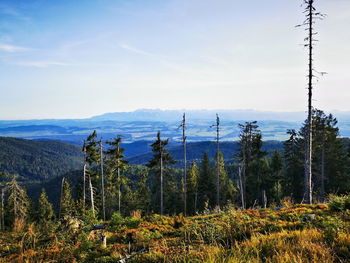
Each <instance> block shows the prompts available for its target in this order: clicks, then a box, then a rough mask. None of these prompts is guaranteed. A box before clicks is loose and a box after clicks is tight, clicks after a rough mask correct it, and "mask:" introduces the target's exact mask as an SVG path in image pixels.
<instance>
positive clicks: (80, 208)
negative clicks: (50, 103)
mask: <svg viewBox="0 0 350 263" xmlns="http://www.w3.org/2000/svg"><path fill="white" fill-rule="evenodd" d="M14 2H16V1H14ZM19 2H21V1H19ZM39 2H40V1H38V3H39ZM87 2H88V1H87ZM102 2H104V3H105V2H106V1H101V3H102ZM107 2H108V1H107ZM121 2H123V1H121ZM131 2H133V1H131ZM150 2H153V1H150ZM154 2H157V1H154ZM218 2H220V1H218ZM236 2H237V1H236ZM294 2H295V3H294V4H296V5H299V6H300V4H301V8H300V9H299V11H300V13H301V14H302V17H303V20H302V21H301V24H298V21H291V24H293V23H295V22H296V23H295V24H297V25H296V26H295V28H294V30H295V31H301V32H302V34H303V37H304V42H303V44H302V48H303V49H301V50H300V52H301V53H302V52H303V51H304V53H302V54H303V58H304V62H303V63H304V64H301V65H300V67H303V68H304V69H306V72H307V74H306V77H305V76H301V77H302V78H303V80H304V86H300V87H294V88H293V89H294V90H297V89H300V90H301V91H306V92H304V95H303V97H300V98H299V100H301V101H303V102H304V103H305V105H307V107H306V108H305V109H303V110H306V111H305V112H303V115H304V116H303V119H304V121H300V122H299V123H298V127H297V128H290V129H289V128H288V129H285V130H284V131H283V133H284V137H283V138H285V139H284V140H270V139H268V137H265V134H266V133H268V132H271V131H269V130H268V129H267V128H266V126H264V125H261V123H263V121H260V120H253V119H251V120H242V121H240V119H237V123H238V124H237V123H233V122H232V123H233V124H232V127H230V125H231V124H230V123H231V122H229V121H227V120H226V119H225V117H226V116H222V115H221V114H219V113H217V114H216V116H215V115H213V116H212V118H211V119H210V120H209V123H210V124H209V125H207V123H206V122H204V121H202V122H201V121H199V120H194V119H193V118H191V116H190V114H188V112H187V111H186V110H183V111H182V112H183V113H181V114H179V115H178V116H177V118H176V120H177V122H176V125H175V126H176V127H175V128H173V127H172V128H171V129H172V133H174V134H176V136H172V138H169V136H168V135H169V133H168V132H166V131H164V127H163V126H166V125H165V124H164V123H165V122H161V121H159V120H156V121H155V122H154V123H156V125H158V126H159V127H161V126H162V125H163V126H162V128H159V129H155V128H154V126H152V125H150V124H148V122H147V120H142V119H141V120H136V121H135V123H138V124H140V123H141V124H142V125H143V126H142V127H145V128H144V134H145V135H147V136H149V135H151V136H152V138H153V139H152V141H149V140H142V139H141V140H136V139H135V140H134V141H133V143H134V144H130V141H131V140H132V138H131V137H132V136H129V137H127V136H125V135H123V134H121V133H118V132H114V130H112V126H113V125H118V124H117V123H118V122H112V121H111V120H108V119H106V120H99V122H97V124H96V125H95V126H94V127H88V128H86V125H88V124H89V123H88V122H86V123H87V124H86V123H85V124H84V125H85V126H84V129H85V130H86V129H88V130H89V133H88V134H85V133H84V132H83V131H85V130H84V129H83V128H79V127H78V126H79V125H83V121H81V122H79V121H75V122H72V123H73V124H74V125H76V126H72V125H73V124H72V125H71V124H69V125H70V128H71V129H75V132H76V134H79V137H78V136H76V137H74V140H73V139H72V138H73V137H69V136H66V135H65V136H66V137H62V138H64V139H62V140H61V139H60V140H55V139H54V140H49V139H46V138H44V137H43V138H40V131H39V130H38V129H39V128H38V127H39V126H40V125H41V126H40V127H41V129H46V130H47V131H50V133H52V134H54V135H55V136H59V135H60V136H63V135H62V134H63V130H59V129H61V128H59V122H58V121H57V123H56V124H48V123H45V121H43V120H39V122H37V123H38V124H35V125H27V126H25V125H23V126H21V128H19V127H20V126H19V124H18V123H19V122H18V123H15V121H13V124H12V123H11V121H0V263H15V262H18V263H32V262H33V263H44V262H51V263H54V262H57V263H58V262H62V263H63V262H67V263H77V262H82V263H90V262H91V263H93V262H96V263H109V262H110V263H112V262H120V263H123V262H124V263H125V262H128V263H129V262H130V263H133V262H135V263H136V262H208V263H209V262H227V263H231V262H232V263H235V262H237V263H238V262H252V263H254V262H270V263H289V262H290V263H307V262H309V263H316V262H325V263H330V262H339V263H346V262H350V139H349V138H348V137H347V136H342V134H344V133H342V129H341V128H340V126H341V125H342V121H343V120H342V119H338V118H337V113H338V111H335V112H331V111H329V110H326V109H321V108H319V107H318V105H319V103H318V102H315V99H314V96H315V93H316V94H317V92H318V90H317V85H318V82H322V81H323V80H322V79H323V76H324V75H326V74H327V73H325V72H319V71H317V61H318V56H319V53H317V49H318V48H320V46H322V37H327V36H322V37H321V36H319V35H322V34H323V33H324V31H322V30H321V28H322V26H325V25H326V24H327V19H328V16H327V15H325V14H323V13H322V12H321V11H319V9H320V8H319V2H320V0H301V1H294ZM334 2H336V1H334ZM339 2H341V1H339ZM38 5H39V4H38ZM215 5H216V2H215V1H213V2H211V3H210V6H211V7H212V6H215ZM9 6H10V5H5V4H4V5H3V6H2V4H1V3H0V18H1V16H4V17H5V16H6V15H8V16H13V17H15V18H16V19H20V20H21V19H22V20H23V21H26V23H34V22H33V21H32V20H31V19H30V18H26V17H20V13H18V12H17V13H16V12H15V9H11V8H10V7H9ZM23 6H24V2H23ZM87 6H89V4H87ZM126 6H127V5H126ZM51 7H52V8H57V10H58V11H57V12H59V7H54V5H52V6H51ZM86 8H87V7H86ZM84 10H85V9H84ZM84 10H83V11H84ZM86 10H88V9H86ZM86 10H85V11H86ZM174 10H176V8H174ZM83 11H82V12H83ZM322 11H326V12H327V10H322ZM128 12H129V11H128ZM128 12H127V11H125V13H122V14H123V15H125V16H129V15H131V16H132V13H128ZM130 12H131V11H130ZM135 12H136V11H135ZM145 12H146V11H145ZM174 12H175V11H174ZM254 12H255V11H254ZM146 13H147V12H146ZM67 16H68V17H69V14H68V13H67ZM183 16H185V15H184V14H183ZM52 19H54V18H52ZM100 19H102V18H100ZM9 21H10V19H9ZM74 21H75V20H74ZM1 23H2V22H1V19H0V34H2V29H1ZM182 26H183V25H182ZM4 27H5V25H4ZM71 30H74V29H71ZM92 30H93V29H92ZM72 32H73V31H72ZM344 34H345V33H344ZM43 37H44V38H45V35H44V36H43ZM46 37H47V38H49V37H50V36H49V35H47V36H46ZM104 37H106V36H105V35H101V36H100V38H104ZM319 37H320V38H321V41H318V40H319V39H318V38H319ZM145 38H146V37H145ZM4 39H5V38H4ZM301 40H303V39H301ZM2 41H3V39H2V38H1V36H0V52H2V50H3V51H4V52H8V53H11V52H12V53H15V52H18V51H20V52H26V48H24V47H17V49H16V48H15V47H12V46H10V45H2V44H1V42H2ZM4 41H5V40H4ZM6 41H7V40H6ZM84 41H85V40H81V42H78V43H70V44H69V45H71V46H74V45H82V44H81V43H84ZM89 41H90V40H89ZM94 41H95V40H94ZM256 41H258V39H257V40H256ZM298 41H300V39H295V45H296V46H297V45H298ZM69 45H68V44H67V45H66V46H64V48H62V49H60V52H65V50H66V49H68V48H70V47H71V46H69ZM68 46H69V47H68ZM121 46H122V48H124V49H125V50H128V51H129V52H133V53H134V54H135V55H136V54H137V55H142V56H144V57H146V58H148V59H149V58H150V59H152V60H155V61H158V62H159V63H161V64H164V65H165V66H166V67H169V68H171V69H172V70H179V69H178V67H177V66H176V65H173V64H170V63H169V62H168V61H166V59H167V57H165V56H162V57H158V56H157V55H156V54H154V53H151V52H145V51H142V50H138V49H136V48H133V47H132V46H128V45H126V44H121ZM106 48H107V47H106ZM6 50H7V51H6ZM9 50H10V51H9ZM28 50H29V49H28ZM77 52H78V51H77ZM101 52H102V51H101ZM332 52H340V53H341V52H342V51H341V50H337V51H334V50H333V51H332ZM1 54H2V53H0V55H1ZM101 54H102V53H101ZM101 56H102V55H101ZM1 59H2V58H1V57H0V63H1ZM72 61H73V60H72ZM18 63H19V62H18ZM21 63H22V64H23V63H24V62H21ZM46 63H48V64H50V63H51V64H50V65H54V66H55V67H57V68H59V67H64V66H67V65H66V64H65V63H58V62H49V61H46ZM266 63H267V61H266ZM22 66H23V65H22ZM25 66H28V65H25ZM36 66H38V68H39V69H40V68H45V67H46V66H47V65H46V64H45V65H44V64H39V65H36ZM69 66H70V67H71V68H72V69H71V70H72V72H73V71H74V70H75V69H74V67H77V64H74V63H73V64H72V65H69ZM89 66H91V65H90V64H89ZM98 66H99V67H101V68H103V67H104V66H101V65H98ZM181 70H184V71H185V70H186V69H181ZM57 71H59V69H57ZM101 71H102V70H101ZM147 72H148V71H145V74H147ZM33 74H34V73H33ZM74 74H75V73H74ZM101 74H102V73H101ZM125 74H126V73H125ZM159 74H162V73H159ZM78 75H79V74H78ZM164 76H165V77H166V74H165V75H164ZM65 77H67V76H65ZM253 77H254V76H252V78H253ZM247 81H248V80H247ZM343 85H346V83H343ZM305 87H306V90H305ZM0 88H1V86H0ZM328 88H329V89H330V88H331V87H328ZM290 92H291V93H292V92H294V91H292V90H291V91H290ZM95 93H96V94H95V97H94V98H95V100H96V101H93V102H92V101H91V105H90V106H91V107H94V106H93V105H92V104H93V103H95V102H96V103H97V101H98V100H100V99H101V98H104V99H106V100H107V98H106V97H108V95H109V94H104V95H103V94H97V93H98V92H97V91H96V92H95ZM44 95H45V94H44V93H43V96H44ZM216 95H217V94H216V93H215V92H213V93H212V95H211V96H212V97H215V96H216ZM135 96H136V95H135ZM152 96H154V97H157V94H153V95H152ZM169 96H170V97H171V96H172V95H171V94H169ZM252 96H254V94H252ZM266 96H274V95H273V94H270V95H268V94H267V95H266ZM340 96H341V95H340ZM97 97H98V98H97ZM317 98H319V97H317ZM76 99H77V100H78V98H76ZM130 99H131V100H132V98H130ZM168 99H169V100H171V99H172V98H168ZM193 99H194V100H200V94H199V95H198V98H193ZM343 100H347V98H345V97H343ZM152 102H154V100H153V101H152ZM67 103H68V102H67ZM116 103H118V101H116ZM233 103H234V102H233ZM247 103H248V102H247ZM324 103H325V104H321V105H326V104H327V101H326V102H324ZM63 104H64V103H63ZM62 106H64V105H62ZM190 106H191V105H189V106H188V107H190ZM43 110H45V109H43ZM28 111H30V110H29V109H28ZM151 114H152V113H151ZM65 121H67V120H62V123H63V122H65ZM196 121H197V122H198V123H199V124H200V125H203V123H205V125H206V126H205V127H206V130H205V136H209V138H211V140H210V141H208V140H202V139H198V140H196V139H195V137H196V129H195V127H196V125H197V123H196ZM40 122H41V123H40ZM200 122H201V123H200ZM286 122H287V120H286ZM280 123H281V125H282V124H283V122H282V121H281V122H280ZM124 124H125V127H123V129H126V130H127V129H131V130H132V129H134V127H133V126H132V125H131V121H130V122H121V121H120V122H119V125H124ZM223 124H225V129H223ZM5 125H8V126H6V127H5ZM16 125H17V126H16ZM69 125H68V126H69ZM103 125H104V126H103ZM68 126H67V127H68ZM158 126H157V127H158ZM81 127H82V126H81ZM227 127H229V129H231V128H232V130H235V131H237V132H236V133H234V132H232V133H228V132H227V129H228V128H227ZM16 129H17V130H19V129H21V132H22V133H23V134H25V133H27V134H30V136H32V137H30V136H27V137H25V136H23V137H21V138H18V137H17V138H15V137H16V136H1V132H8V134H10V135H11V132H13V131H15V130H16ZM54 129H55V132H53V131H54ZM62 129H63V128H62ZM108 129H110V130H108ZM169 129H170V128H169ZM229 129H228V130H229ZM272 132H273V131H272ZM136 133H137V134H138V136H140V138H142V136H141V135H142V132H139V131H137V132H136V131H135V134H136ZM201 133H202V135H203V134H204V132H203V131H201ZM33 134H35V136H36V137H35V136H34V135H33ZM198 136H199V135H198ZM174 137H176V139H174ZM60 138H61V137H60ZM77 138H78V139H77ZM130 145H133V147H134V148H132V150H131V146H130ZM141 148H142V149H141ZM132 151H133V153H135V154H131V152H132Z"/></svg>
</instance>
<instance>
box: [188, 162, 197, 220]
mask: <svg viewBox="0 0 350 263" xmlns="http://www.w3.org/2000/svg"><path fill="white" fill-rule="evenodd" d="M187 175H188V176H187V186H188V187H187V193H188V195H187V196H188V211H189V213H190V214H195V213H196V212H197V208H198V181H199V169H198V166H197V164H196V162H192V164H191V166H190V167H189V169H188V172H187Z"/></svg>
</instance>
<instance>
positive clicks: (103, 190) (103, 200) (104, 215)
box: [100, 138, 106, 221]
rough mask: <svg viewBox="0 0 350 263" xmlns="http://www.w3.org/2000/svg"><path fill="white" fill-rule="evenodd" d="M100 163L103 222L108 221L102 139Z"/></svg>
mask: <svg viewBox="0 0 350 263" xmlns="http://www.w3.org/2000/svg"><path fill="white" fill-rule="evenodd" d="M100 159H101V160H100V161H101V187H102V214H103V220H104V221H106V207H105V183H104V174H103V145H102V138H101V141H100Z"/></svg>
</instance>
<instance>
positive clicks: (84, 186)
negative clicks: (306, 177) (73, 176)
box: [83, 157, 86, 210]
mask: <svg viewBox="0 0 350 263" xmlns="http://www.w3.org/2000/svg"><path fill="white" fill-rule="evenodd" d="M83 170H84V171H83V208H84V210H85V200H86V162H85V157H84V169H83Z"/></svg>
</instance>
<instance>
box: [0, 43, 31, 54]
mask: <svg viewBox="0 0 350 263" xmlns="http://www.w3.org/2000/svg"><path fill="white" fill-rule="evenodd" d="M28 50H31V49H30V48H27V47H21V46H15V45H10V44H1V43H0V51H4V52H9V53H15V52H24V51H28Z"/></svg>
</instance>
